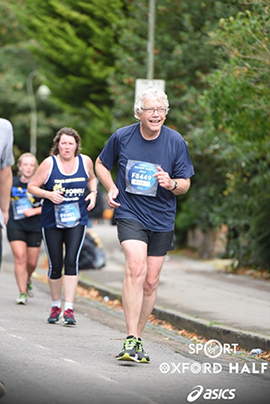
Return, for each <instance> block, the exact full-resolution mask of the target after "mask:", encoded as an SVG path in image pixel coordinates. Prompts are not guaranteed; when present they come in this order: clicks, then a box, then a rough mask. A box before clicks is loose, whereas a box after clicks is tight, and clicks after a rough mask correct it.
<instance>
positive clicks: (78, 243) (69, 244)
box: [42, 226, 86, 279]
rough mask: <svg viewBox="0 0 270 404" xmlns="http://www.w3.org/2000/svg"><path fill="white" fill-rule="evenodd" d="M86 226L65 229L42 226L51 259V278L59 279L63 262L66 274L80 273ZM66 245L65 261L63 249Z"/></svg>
mask: <svg viewBox="0 0 270 404" xmlns="http://www.w3.org/2000/svg"><path fill="white" fill-rule="evenodd" d="M85 232H86V226H76V227H71V228H65V229H58V228H52V229H46V228H42V235H43V240H44V244H45V248H46V252H47V255H48V259H49V273H48V275H49V278H50V279H59V278H61V276H62V269H63V264H64V266H65V275H78V273H79V257H80V252H81V249H82V245H83V241H84V238H85ZM64 247H65V261H64V262H63V255H64V253H63V250H64Z"/></svg>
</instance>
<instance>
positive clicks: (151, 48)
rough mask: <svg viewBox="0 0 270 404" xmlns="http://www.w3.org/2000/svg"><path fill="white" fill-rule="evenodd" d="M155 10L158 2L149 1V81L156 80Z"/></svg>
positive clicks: (154, 0)
mask: <svg viewBox="0 0 270 404" xmlns="http://www.w3.org/2000/svg"><path fill="white" fill-rule="evenodd" d="M155 9H156V0H149V14H148V44H147V52H148V63H147V79H148V80H153V79H154V44H155Z"/></svg>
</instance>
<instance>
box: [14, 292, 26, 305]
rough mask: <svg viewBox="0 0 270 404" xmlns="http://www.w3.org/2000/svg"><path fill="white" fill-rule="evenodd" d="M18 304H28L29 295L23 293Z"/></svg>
mask: <svg viewBox="0 0 270 404" xmlns="http://www.w3.org/2000/svg"><path fill="white" fill-rule="evenodd" d="M16 303H17V304H27V294H26V293H21V294H20V297H19V298H18V299H17V300H16Z"/></svg>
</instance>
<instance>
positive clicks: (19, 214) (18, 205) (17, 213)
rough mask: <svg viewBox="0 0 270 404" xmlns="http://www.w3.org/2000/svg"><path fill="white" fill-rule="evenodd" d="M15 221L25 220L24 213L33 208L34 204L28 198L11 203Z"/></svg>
mask: <svg viewBox="0 0 270 404" xmlns="http://www.w3.org/2000/svg"><path fill="white" fill-rule="evenodd" d="M11 205H12V209H13V215H14V220H20V219H25V217H26V216H25V215H24V213H23V212H24V211H25V210H26V209H30V208H32V204H31V202H30V200H29V199H28V198H19V199H13V200H12V201H11Z"/></svg>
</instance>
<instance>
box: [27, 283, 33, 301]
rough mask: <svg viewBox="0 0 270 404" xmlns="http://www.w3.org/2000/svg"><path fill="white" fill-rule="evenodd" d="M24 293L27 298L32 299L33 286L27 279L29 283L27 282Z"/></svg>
mask: <svg viewBox="0 0 270 404" xmlns="http://www.w3.org/2000/svg"><path fill="white" fill-rule="evenodd" d="M26 292H27V294H28V296H29V297H34V292H33V285H32V281H31V279H29V281H28V282H27V286H26Z"/></svg>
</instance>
